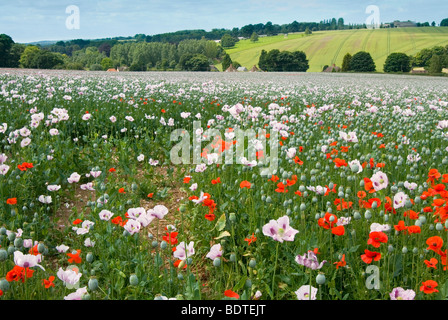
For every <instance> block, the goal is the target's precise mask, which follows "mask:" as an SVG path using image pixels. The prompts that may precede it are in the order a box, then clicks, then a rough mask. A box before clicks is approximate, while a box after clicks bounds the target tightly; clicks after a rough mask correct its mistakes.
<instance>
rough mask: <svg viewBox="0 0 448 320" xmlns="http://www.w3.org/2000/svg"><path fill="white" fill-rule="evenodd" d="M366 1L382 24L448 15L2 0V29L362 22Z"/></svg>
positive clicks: (340, 6)
mask: <svg viewBox="0 0 448 320" xmlns="http://www.w3.org/2000/svg"><path fill="white" fill-rule="evenodd" d="M70 5H75V6H77V7H78V8H79V18H80V20H79V21H80V25H79V29H71V30H70V29H68V28H67V27H66V20H67V18H68V17H69V14H67V13H66V8H67V7H68V6H70ZM368 5H376V6H378V8H379V10H380V19H381V22H391V21H393V20H412V21H417V22H426V21H428V22H430V23H431V22H432V21H435V22H436V23H437V24H439V23H440V21H441V20H442V19H444V18H448V1H446V0H425V1H416V0H401V1H397V0H371V1H366V0H358V1H356V0H350V1H349V0H334V1H332V0H270V1H269V0H225V1H214V0H127V1H123V0H107V1H106V0H100V1H95V0H0V12H1V14H0V33H6V34H8V35H10V36H11V37H12V38H13V40H14V41H15V42H19V43H27V42H33V41H41V40H69V39H80V38H82V39H96V38H107V37H115V36H134V35H135V34H137V33H144V34H149V35H152V34H158V33H164V32H173V31H178V30H186V29H204V30H207V31H209V30H211V29H212V28H226V29H231V28H233V27H239V28H241V27H242V26H244V25H247V24H251V23H252V24H256V23H266V22H268V21H271V22H272V23H274V24H284V23H291V22H292V21H294V20H296V21H299V22H301V21H303V22H304V21H306V22H312V21H315V22H319V21H321V20H324V19H331V18H333V17H335V18H339V17H342V18H344V20H345V22H346V23H364V22H365V21H366V19H367V17H368V16H369V14H368V13H366V8H367V6H368Z"/></svg>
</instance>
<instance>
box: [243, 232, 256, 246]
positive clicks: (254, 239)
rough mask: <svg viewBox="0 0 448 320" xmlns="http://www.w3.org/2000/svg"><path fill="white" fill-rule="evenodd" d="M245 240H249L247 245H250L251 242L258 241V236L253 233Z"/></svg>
mask: <svg viewBox="0 0 448 320" xmlns="http://www.w3.org/2000/svg"><path fill="white" fill-rule="evenodd" d="M244 241H247V245H248V246H250V244H251V243H253V242H255V241H257V237H255V235H254V233H252V235H251V236H250V237H249V238H246V239H244Z"/></svg>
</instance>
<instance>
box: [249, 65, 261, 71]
mask: <svg viewBox="0 0 448 320" xmlns="http://www.w3.org/2000/svg"><path fill="white" fill-rule="evenodd" d="M249 71H250V72H259V71H261V70H260V69H258V68H257V66H256V65H254V66H253V67H252V69H250V70H249Z"/></svg>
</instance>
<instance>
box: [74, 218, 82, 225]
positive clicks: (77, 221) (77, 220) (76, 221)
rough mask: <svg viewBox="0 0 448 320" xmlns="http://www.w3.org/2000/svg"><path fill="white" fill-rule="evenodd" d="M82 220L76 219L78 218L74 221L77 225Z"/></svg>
mask: <svg viewBox="0 0 448 320" xmlns="http://www.w3.org/2000/svg"><path fill="white" fill-rule="evenodd" d="M81 222H82V220H81V219H76V220H75V221H73V222H72V223H73V224H74V225H77V224H80V223H81Z"/></svg>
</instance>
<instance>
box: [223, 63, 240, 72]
mask: <svg viewBox="0 0 448 320" xmlns="http://www.w3.org/2000/svg"><path fill="white" fill-rule="evenodd" d="M237 71H238V70H236V69H235V67H234V66H233V64H230V66H229V67H228V68H227V69H226V71H225V72H237Z"/></svg>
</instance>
